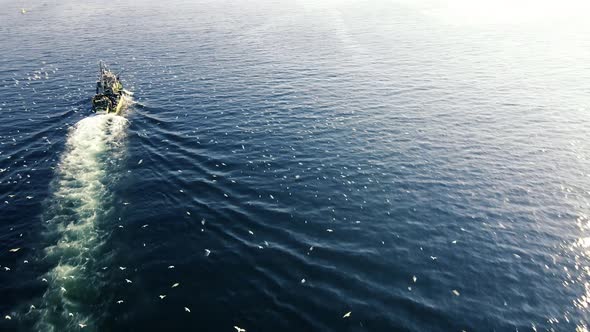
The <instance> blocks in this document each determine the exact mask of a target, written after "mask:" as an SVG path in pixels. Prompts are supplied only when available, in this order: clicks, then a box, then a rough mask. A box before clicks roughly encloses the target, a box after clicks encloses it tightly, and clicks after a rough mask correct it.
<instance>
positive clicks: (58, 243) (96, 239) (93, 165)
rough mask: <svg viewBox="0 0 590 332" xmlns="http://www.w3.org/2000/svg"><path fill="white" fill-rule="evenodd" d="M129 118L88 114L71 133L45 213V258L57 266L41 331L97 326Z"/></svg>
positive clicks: (103, 299) (40, 321)
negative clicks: (116, 189)
mask: <svg viewBox="0 0 590 332" xmlns="http://www.w3.org/2000/svg"><path fill="white" fill-rule="evenodd" d="M127 124H128V121H127V120H126V119H125V118H123V117H121V116H116V115H112V114H101V115H96V116H92V117H88V118H85V119H83V120H81V121H80V122H78V123H77V124H76V125H75V126H74V127H73V128H72V129H71V131H70V133H69V135H68V139H67V143H66V151H65V153H64V155H63V156H62V159H61V161H60V164H59V168H58V170H57V174H56V175H57V176H56V178H55V179H54V181H53V194H52V196H51V198H50V201H49V202H48V206H47V211H46V213H45V214H44V218H43V219H44V220H43V221H44V222H45V223H46V236H47V239H46V240H47V241H48V243H50V245H49V246H47V247H46V248H45V253H44V254H45V259H46V260H47V261H48V262H49V264H50V266H51V267H52V268H51V269H50V270H49V272H48V273H47V275H46V276H45V277H44V280H43V281H46V282H47V283H48V287H47V290H46V291H45V294H44V295H43V298H42V300H41V305H40V308H38V309H39V314H40V315H39V318H38V320H37V321H36V323H35V325H36V326H35V327H36V329H35V330H37V331H70V330H71V331H79V330H80V328H81V327H83V328H84V330H85V331H93V330H98V327H97V326H96V323H97V322H98V321H99V320H100V317H99V316H100V315H101V313H103V312H105V311H106V310H105V309H106V308H105V306H106V305H107V304H108V303H110V301H109V299H108V298H106V295H104V294H101V289H102V288H103V286H104V284H105V277H106V275H105V273H106V270H105V269H106V267H107V266H109V260H110V257H112V252H111V251H110V250H109V249H108V248H107V246H106V241H107V239H108V235H109V232H108V231H107V230H108V226H109V225H112V222H111V220H113V219H114V218H115V217H114V211H113V205H114V204H113V202H114V195H113V188H114V186H115V184H116V183H117V180H118V179H117V177H118V176H119V174H120V173H121V172H120V171H121V167H122V161H123V159H124V157H125V150H126V149H125V140H126V132H127V130H126V128H127Z"/></svg>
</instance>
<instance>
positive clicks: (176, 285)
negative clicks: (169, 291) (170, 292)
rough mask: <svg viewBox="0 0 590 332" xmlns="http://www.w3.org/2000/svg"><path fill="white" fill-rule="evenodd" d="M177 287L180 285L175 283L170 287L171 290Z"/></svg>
mask: <svg viewBox="0 0 590 332" xmlns="http://www.w3.org/2000/svg"><path fill="white" fill-rule="evenodd" d="M178 285H180V284H179V283H175V284H174V285H172V288H175V287H178Z"/></svg>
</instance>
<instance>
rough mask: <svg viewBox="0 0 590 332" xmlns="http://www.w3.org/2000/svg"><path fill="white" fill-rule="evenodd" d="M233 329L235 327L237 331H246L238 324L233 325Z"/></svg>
mask: <svg viewBox="0 0 590 332" xmlns="http://www.w3.org/2000/svg"><path fill="white" fill-rule="evenodd" d="M234 329H236V331H238V332H246V329H243V328H241V327H239V326H235V325H234Z"/></svg>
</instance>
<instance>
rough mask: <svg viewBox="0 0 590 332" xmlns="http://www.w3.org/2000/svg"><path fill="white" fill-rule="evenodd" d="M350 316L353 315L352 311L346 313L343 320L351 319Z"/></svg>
mask: <svg viewBox="0 0 590 332" xmlns="http://www.w3.org/2000/svg"><path fill="white" fill-rule="evenodd" d="M350 314H352V311H349V312H347V313H345V314H344V316H342V318H348V317H350Z"/></svg>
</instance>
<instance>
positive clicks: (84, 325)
mask: <svg viewBox="0 0 590 332" xmlns="http://www.w3.org/2000/svg"><path fill="white" fill-rule="evenodd" d="M78 326H80V328H81V329H83V328H85V327H86V326H88V325H86V324H82V323H80V324H78Z"/></svg>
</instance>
